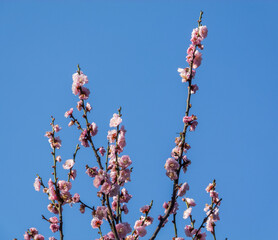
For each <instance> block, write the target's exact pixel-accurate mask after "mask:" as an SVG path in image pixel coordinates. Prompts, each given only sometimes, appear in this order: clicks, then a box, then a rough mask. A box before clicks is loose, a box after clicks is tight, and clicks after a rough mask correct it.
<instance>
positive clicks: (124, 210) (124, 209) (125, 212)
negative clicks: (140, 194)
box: [121, 204, 129, 214]
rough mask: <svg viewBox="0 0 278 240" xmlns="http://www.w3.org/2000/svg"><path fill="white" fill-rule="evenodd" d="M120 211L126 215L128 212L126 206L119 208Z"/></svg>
mask: <svg viewBox="0 0 278 240" xmlns="http://www.w3.org/2000/svg"><path fill="white" fill-rule="evenodd" d="M121 210H122V211H123V212H124V214H128V212H129V210H128V208H127V206H126V204H123V207H122V208H121Z"/></svg>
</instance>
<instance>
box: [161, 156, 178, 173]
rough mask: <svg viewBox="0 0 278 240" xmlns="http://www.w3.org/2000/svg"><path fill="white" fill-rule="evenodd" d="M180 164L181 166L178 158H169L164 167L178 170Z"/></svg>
mask: <svg viewBox="0 0 278 240" xmlns="http://www.w3.org/2000/svg"><path fill="white" fill-rule="evenodd" d="M179 166H180V164H179V163H178V162H177V160H175V159H173V158H168V159H167V160H166V163H165V165H164V168H165V169H166V170H167V171H176V170H178V168H179Z"/></svg>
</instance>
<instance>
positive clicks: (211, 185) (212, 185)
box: [206, 183, 214, 192]
mask: <svg viewBox="0 0 278 240" xmlns="http://www.w3.org/2000/svg"><path fill="white" fill-rule="evenodd" d="M212 189H214V184H212V183H210V184H209V185H208V186H207V188H206V191H207V192H210V191H211V190H212Z"/></svg>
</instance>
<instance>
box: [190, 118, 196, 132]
mask: <svg viewBox="0 0 278 240" xmlns="http://www.w3.org/2000/svg"><path fill="white" fill-rule="evenodd" d="M197 125H198V122H197V121H193V122H192V123H191V124H190V129H189V131H191V132H193V131H195V129H196V127H197Z"/></svg>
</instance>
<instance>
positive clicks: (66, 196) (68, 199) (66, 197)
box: [61, 192, 72, 203]
mask: <svg viewBox="0 0 278 240" xmlns="http://www.w3.org/2000/svg"><path fill="white" fill-rule="evenodd" d="M61 198H62V199H63V201H64V202H66V203H71V200H72V195H71V193H70V192H63V193H62V192H61Z"/></svg>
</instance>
